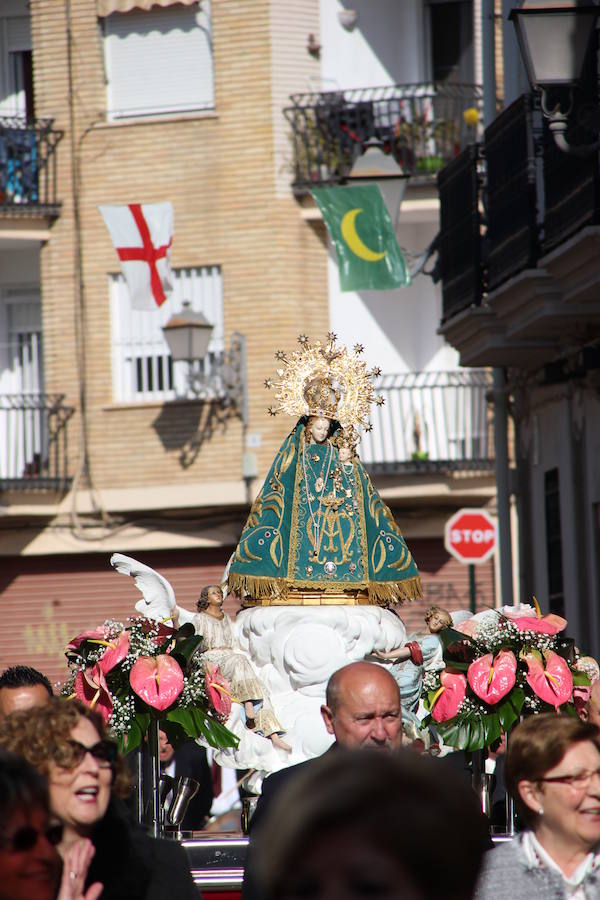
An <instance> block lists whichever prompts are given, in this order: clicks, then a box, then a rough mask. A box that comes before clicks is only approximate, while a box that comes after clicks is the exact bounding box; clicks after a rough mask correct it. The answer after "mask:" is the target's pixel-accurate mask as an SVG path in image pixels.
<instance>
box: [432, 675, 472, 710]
mask: <svg viewBox="0 0 600 900" xmlns="http://www.w3.org/2000/svg"><path fill="white" fill-rule="evenodd" d="M440 682H441V687H440V688H438V690H437V692H436V694H435V696H434V698H433V700H432V703H431V715H432V716H433V718H434V719H435V721H436V722H447V721H448V719H453V718H454V716H455V715H456V713H457V712H458V707H459V706H460V704H461V703H462V702H463V700H464V699H465V694H466V693H467V679H466V678H465V676H464V675H462V674H460V673H459V672H449V671H448V669H444V671H443V672H442V673H441V674H440Z"/></svg>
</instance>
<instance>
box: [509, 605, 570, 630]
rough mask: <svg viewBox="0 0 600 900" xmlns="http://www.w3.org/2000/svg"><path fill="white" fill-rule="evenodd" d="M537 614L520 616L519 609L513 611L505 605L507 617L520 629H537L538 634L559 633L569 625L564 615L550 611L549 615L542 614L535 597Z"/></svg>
mask: <svg viewBox="0 0 600 900" xmlns="http://www.w3.org/2000/svg"><path fill="white" fill-rule="evenodd" d="M533 603H534V606H535V611H536V615H535V616H520V615H519V613H518V611H515V612H513V611H511V610H510V609H506V607H505V615H506V618H507V619H509V620H510V621H511V622H514V624H515V625H516V626H517V628H518V629H519V631H535V632H536V633H537V634H558V632H559V631H562V630H563V628H566V627H567V620H566V619H563V617H562V616H557V615H555V614H554V613H548V615H547V616H543V615H542V610H541V609H540V604H539V603H538V602H537V600H536V598H535V597H534V598H533Z"/></svg>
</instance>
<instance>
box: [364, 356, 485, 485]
mask: <svg viewBox="0 0 600 900" xmlns="http://www.w3.org/2000/svg"><path fill="white" fill-rule="evenodd" d="M490 387H491V375H490V374H489V373H488V371H487V370H486V369H464V370H463V369H457V370H454V371H447V372H405V373H402V374H398V375H382V376H381V378H380V379H379V381H378V382H377V383H376V385H375V388H376V393H377V394H380V395H381V396H382V397H383V398H384V400H385V403H384V404H383V406H374V408H373V410H372V412H371V424H372V426H373V430H372V431H370V432H367V433H366V434H364V435H363V438H362V441H361V444H360V447H359V453H360V457H361V459H362V461H363V462H364V463H365V464H366V465H371V466H373V467H383V468H390V469H391V468H393V467H395V466H398V465H400V466H403V467H406V465H407V464H413V465H419V464H420V465H425V464H426V463H428V462H429V463H435V464H446V465H449V466H451V467H453V468H461V467H463V466H464V467H469V468H471V467H473V466H475V465H479V464H481V465H485V466H489V465H490V463H491V460H492V459H493V438H492V431H491V409H490V408H489V407H488V403H487V400H486V394H487V392H488V391H489V389H490Z"/></svg>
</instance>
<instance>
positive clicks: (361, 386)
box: [265, 332, 383, 428]
mask: <svg viewBox="0 0 600 900" xmlns="http://www.w3.org/2000/svg"><path fill="white" fill-rule="evenodd" d="M298 341H299V348H298V349H297V350H293V351H292V353H291V354H290V355H289V356H288V354H286V353H285V352H284V351H283V350H278V351H277V353H276V354H275V357H276V359H277V361H278V362H280V363H281V364H282V365H281V367H280V368H278V369H277V378H273V379H271V378H267V379H266V381H265V387H267V388H269V389H271V388H274V389H275V399H276V400H277V401H278V402H277V404H271V406H270V407H269V412H270V413H271V414H275V413H277V412H285V413H287V414H288V415H290V416H296V417H298V416H305V415H315V416H323V417H325V418H328V419H337V420H338V421H339V422H340V424H341V425H342V426H343V427H344V428H345V427H347V426H350V425H354V426H361V427H365V426H366V425H367V422H368V415H369V409H370V406H371V403H377V404H379V403H381V402H383V398H381V397H376V396H375V394H374V388H373V385H372V383H371V378H373V377H374V375H375V371H376V370H372V371H369V370H368V369H367V367H366V365H365V363H364V362H362V360H360V359H359V356H360V354H361V353H362V352H363V347H362V345H360V344H355V346H354V352H353V353H350V352H349V351H348V350H347V348H346V347H344V346H343V345H339V346H338V345H337V343H336V341H337V337H336V335H335V334H333V333H332V332H329V334H328V335H327V340H326V341H325V343H321V341H315V343H314V344H311V343H310V342H309V341H308V338H307V337H306V335H300V337H299V339H298Z"/></svg>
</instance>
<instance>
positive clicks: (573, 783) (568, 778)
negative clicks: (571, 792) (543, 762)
mask: <svg viewBox="0 0 600 900" xmlns="http://www.w3.org/2000/svg"><path fill="white" fill-rule="evenodd" d="M594 775H595V776H596V777H597V778H600V769H594V770H593V771H592V772H589V771H588V770H587V769H584V770H583V772H577V773H576V774H575V775H554V776H552V777H551V778H538V779H537V780H538V781H545V782H549V783H550V784H567V785H568V786H569V787H573V788H586V787H588V785H589V784H590V782H591V780H592V778H593V777H594Z"/></svg>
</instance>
